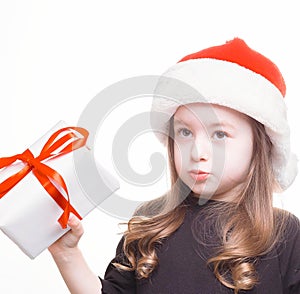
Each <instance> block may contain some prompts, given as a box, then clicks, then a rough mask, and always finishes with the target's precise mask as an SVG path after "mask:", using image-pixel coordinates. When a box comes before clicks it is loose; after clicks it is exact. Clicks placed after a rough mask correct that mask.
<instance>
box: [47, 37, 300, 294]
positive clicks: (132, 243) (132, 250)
mask: <svg viewBox="0 0 300 294" xmlns="http://www.w3.org/2000/svg"><path fill="white" fill-rule="evenodd" d="M181 83H184V84H185V85H187V87H188V88H189V87H190V88H189V91H186V89H183V88H184V87H183V88H182V87H181V85H182V84H181ZM168 89H169V90H170V91H171V92H172V93H176V97H177V98H176V99H173V97H172V99H169V98H167V95H156V96H155V97H154V100H153V108H152V111H153V113H164V115H157V116H155V119H153V120H152V123H153V129H154V130H156V131H158V132H157V135H158V137H159V139H160V140H161V141H162V142H163V143H164V144H166V145H167V148H168V155H169V164H170V172H171V184H172V185H171V189H170V191H169V192H168V193H166V195H164V196H162V197H160V198H158V199H156V200H153V201H150V202H148V203H145V204H144V205H142V206H141V207H140V208H139V209H138V210H137V211H136V213H135V215H134V216H133V218H132V219H131V220H130V221H129V223H128V229H127V231H126V232H125V233H124V236H123V237H122V239H121V241H120V243H119V245H118V247H117V253H116V257H115V258H114V260H112V262H111V263H110V264H109V266H108V268H107V271H106V273H105V276H104V278H98V277H97V276H96V275H95V274H93V273H92V272H91V271H90V269H89V267H88V265H87V264H86V263H85V261H84V259H83V257H82V255H81V252H80V250H79V249H78V247H77V245H78V241H79V239H80V237H81V235H82V233H83V228H82V225H81V223H80V222H79V220H78V219H76V218H75V217H74V216H71V217H70V220H69V226H70V227H71V230H70V231H69V232H68V233H67V234H66V235H64V236H63V237H62V238H61V239H60V240H58V241H57V242H56V243H54V244H53V245H52V246H51V247H50V248H49V250H50V252H51V254H52V256H53V258H54V260H55V262H56V264H57V266H58V268H59V270H60V272H61V274H62V276H63V278H64V279H65V282H66V284H67V286H68V287H69V289H70V291H71V293H89V294H91V293H101V291H102V293H109V294H113V293H143V294H147V293H163V294H168V293H172V294H174V293H175V294H176V293H188V294H193V293H204V294H206V293H300V225H299V220H298V219H297V218H296V217H295V216H293V215H291V214H290V213H288V212H286V211H283V210H279V209H276V208H273V206H272V194H273V192H274V191H278V190H284V189H286V188H287V187H288V186H290V185H291V183H292V182H293V180H294V178H295V176H296V159H295V158H294V156H293V154H292V153H291V152H290V148H289V127H288V124H287V120H286V112H285V111H286V109H285V105H284V102H283V97H284V96H285V83H284V80H283V78H282V75H281V73H280V71H279V70H278V68H277V67H276V65H275V64H274V63H272V62H271V61H270V60H269V59H267V58H266V57H264V56H263V55H261V54H260V53H258V52H256V51H254V50H252V49H251V48H249V47H248V46H247V45H246V43H245V42H244V41H243V40H241V39H238V38H236V39H233V40H232V41H230V42H227V43H226V44H224V45H221V46H215V47H211V48H207V49H204V50H202V51H199V52H197V53H194V54H191V55H188V56H186V57H185V58H183V59H182V60H181V61H180V62H178V63H177V64H175V65H174V66H173V67H171V68H170V69H169V70H168V71H167V72H166V73H165V74H164V75H163V78H162V79H161V81H160V82H159V84H158V87H157V91H158V92H159V93H167V92H168ZM174 89H175V91H174ZM181 90H182V91H181ZM161 91H162V92H161ZM195 93H196V94H195ZM165 134H168V136H166V135H165Z"/></svg>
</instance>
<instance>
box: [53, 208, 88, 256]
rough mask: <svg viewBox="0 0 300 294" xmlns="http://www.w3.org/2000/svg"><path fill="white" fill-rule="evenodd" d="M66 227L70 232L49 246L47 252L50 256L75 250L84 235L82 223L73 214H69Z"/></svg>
mask: <svg viewBox="0 0 300 294" xmlns="http://www.w3.org/2000/svg"><path fill="white" fill-rule="evenodd" d="M68 226H69V227H70V228H71V230H69V231H68V232H67V233H66V234H64V235H63V236H62V237H61V238H59V239H58V240H57V241H56V242H54V243H53V244H52V245H51V246H49V248H48V250H49V251H50V253H51V254H52V255H56V254H60V253H64V252H67V251H70V250H72V249H76V248H77V245H78V242H79V240H80V238H81V236H82V235H83V233H84V230H83V226H82V223H81V221H80V220H79V219H78V218H77V217H76V216H75V215H74V214H72V213H71V214H70V218H69V221H68Z"/></svg>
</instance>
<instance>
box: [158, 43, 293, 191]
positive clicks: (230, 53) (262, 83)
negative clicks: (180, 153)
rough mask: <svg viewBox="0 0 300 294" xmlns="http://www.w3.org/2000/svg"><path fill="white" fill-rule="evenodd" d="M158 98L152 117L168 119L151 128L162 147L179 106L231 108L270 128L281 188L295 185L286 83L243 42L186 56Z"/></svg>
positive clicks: (161, 87) (169, 74)
mask: <svg viewBox="0 0 300 294" xmlns="http://www.w3.org/2000/svg"><path fill="white" fill-rule="evenodd" d="M183 85H185V86H183ZM155 92H156V93H155V95H154V99H153V104H152V111H153V112H160V113H161V112H163V113H164V115H163V116H159V118H158V117H155V119H154V120H153V119H152V125H153V128H154V130H155V131H158V132H156V134H157V136H158V138H159V139H160V141H161V142H162V143H164V144H165V143H166V140H167V136H165V134H168V125H169V119H170V118H171V117H172V116H173V114H174V113H175V111H176V109H177V108H178V107H179V106H180V105H184V104H188V103H193V102H204V103H212V104H218V105H222V106H227V107H230V108H232V109H235V110H237V111H239V112H242V113H244V114H246V115H248V116H250V117H252V118H254V119H255V120H257V121H259V122H260V123H262V124H263V125H264V126H265V128H266V131H267V134H268V135H269V137H270V139H271V140H272V143H273V145H274V149H273V154H272V157H273V158H272V162H273V170H274V173H275V177H276V179H277V181H278V183H279V185H280V186H281V188H282V189H283V190H284V189H286V188H287V187H289V186H290V185H291V183H292V182H293V181H294V179H295V176H296V174H297V159H296V157H295V155H294V154H292V153H291V150H290V129H289V126H288V122H287V115H286V105H285V102H284V97H285V93H286V85H285V82H284V79H283V77H282V74H281V72H280V71H279V69H278V67H277V66H276V65H275V64H274V63H273V62H272V61H271V60H270V59H268V58H266V57H265V56H263V55H262V54H260V53H259V52H257V51H254V50H253V49H251V48H250V47H249V46H247V44H246V43H245V42H244V41H243V40H241V39H239V38H235V39H233V40H231V41H228V42H226V43H225V44H223V45H220V46H214V47H210V48H207V49H204V50H201V51H199V52H196V53H193V54H190V55H187V56H185V57H184V58H182V59H181V60H180V61H179V62H178V63H176V64H175V65H174V66H172V67H171V68H169V69H168V70H167V71H166V72H165V73H164V74H163V75H162V77H161V79H160V80H159V82H158V85H157V88H156V91H155Z"/></svg>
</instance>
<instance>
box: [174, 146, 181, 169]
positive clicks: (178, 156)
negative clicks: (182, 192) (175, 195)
mask: <svg viewBox="0 0 300 294" xmlns="http://www.w3.org/2000/svg"><path fill="white" fill-rule="evenodd" d="M174 163H175V168H176V171H177V173H178V174H179V173H180V170H181V169H182V154H181V150H180V149H179V147H178V146H177V145H176V144H175V145H174Z"/></svg>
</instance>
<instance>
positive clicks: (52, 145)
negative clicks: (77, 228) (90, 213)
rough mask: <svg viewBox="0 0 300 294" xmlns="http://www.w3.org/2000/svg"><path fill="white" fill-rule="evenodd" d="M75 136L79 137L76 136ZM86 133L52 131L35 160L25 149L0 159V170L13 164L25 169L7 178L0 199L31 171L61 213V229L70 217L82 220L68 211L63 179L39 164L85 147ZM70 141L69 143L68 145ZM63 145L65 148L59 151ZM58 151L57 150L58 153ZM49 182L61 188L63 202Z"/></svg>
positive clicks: (76, 129)
mask: <svg viewBox="0 0 300 294" xmlns="http://www.w3.org/2000/svg"><path fill="white" fill-rule="evenodd" d="M63 132H67V133H66V134H64V135H62V136H61V137H60V138H58V137H59V135H60V134H61V133H63ZM78 133H79V134H81V135H82V137H80V136H78ZM88 135H89V133H88V131H87V130H86V129H84V128H80V127H66V128H62V129H60V130H58V131H56V132H55V133H54V134H53V135H52V136H51V137H50V138H49V139H48V141H47V142H46V144H45V145H44V147H43V149H42V151H41V152H40V154H39V155H38V156H37V157H34V156H33V154H32V153H31V151H30V150H29V149H26V150H25V151H24V152H23V153H21V154H17V155H14V156H10V157H2V158H0V169H2V168H4V167H7V166H9V165H11V164H12V163H14V162H15V161H17V160H21V161H23V162H24V163H25V164H26V165H25V166H24V167H23V168H22V169H21V170H20V171H19V172H17V173H15V174H14V175H12V176H10V177H9V178H7V179H6V180H4V181H3V182H2V183H0V199H1V198H2V197H3V196H4V195H5V194H6V193H7V192H8V191H10V190H11V189H12V188H13V187H14V186H15V185H16V184H17V183H18V182H20V181H21V180H22V179H23V178H24V177H25V176H26V175H27V174H28V173H30V172H31V171H32V172H33V174H34V175H35V177H36V178H37V179H38V180H39V182H40V183H41V185H42V186H43V187H44V189H45V190H46V191H47V192H48V194H49V195H50V196H51V197H52V198H53V199H54V201H55V202H56V203H57V204H58V205H59V206H60V207H61V208H62V209H63V213H62V215H61V216H60V217H59V219H58V222H59V223H60V225H61V227H62V228H63V229H64V228H66V227H67V223H68V219H69V215H70V213H71V212H72V213H74V214H75V215H76V216H77V217H78V218H79V219H82V217H81V216H80V215H79V213H78V212H77V211H76V210H75V209H74V208H73V207H72V205H71V203H70V197H69V193H68V189H67V186H66V183H65V181H64V179H63V177H62V176H61V175H60V174H59V173H58V172H57V171H55V170H54V169H52V168H51V167H49V166H47V165H46V164H44V163H42V161H43V160H46V159H47V160H49V159H53V158H57V157H60V156H62V155H65V154H67V153H70V152H72V151H74V150H76V149H78V148H81V147H83V146H85V144H86V140H87V138H88ZM70 140H72V142H71V143H68V142H69V141H70ZM64 145H65V147H63V146H64ZM59 149H61V150H59ZM50 179H51V180H52V181H53V182H55V183H56V184H58V185H59V187H60V188H62V189H63V190H64V192H65V194H66V196H67V199H66V198H65V197H64V196H63V195H62V194H61V192H60V191H59V190H58V189H57V188H56V187H55V185H54V184H53V183H52V182H51V181H50Z"/></svg>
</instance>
